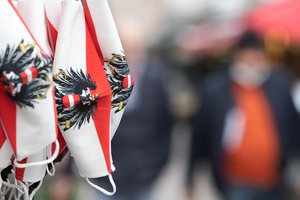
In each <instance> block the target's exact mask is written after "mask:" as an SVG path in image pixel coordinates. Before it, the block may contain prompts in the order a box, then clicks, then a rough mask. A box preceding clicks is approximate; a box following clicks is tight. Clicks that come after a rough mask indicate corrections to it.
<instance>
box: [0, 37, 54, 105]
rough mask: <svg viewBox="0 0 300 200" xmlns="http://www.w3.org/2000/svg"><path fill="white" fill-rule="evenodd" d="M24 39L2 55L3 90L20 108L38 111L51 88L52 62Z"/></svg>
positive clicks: (10, 46) (1, 77)
mask: <svg viewBox="0 0 300 200" xmlns="http://www.w3.org/2000/svg"><path fill="white" fill-rule="evenodd" d="M37 49H38V48H37V46H36V45H34V44H25V43H24V41H23V40H22V41H21V42H20V43H19V44H18V45H17V46H14V45H7V47H6V49H5V50H4V51H3V52H1V53H0V87H1V89H3V90H4V91H5V93H6V94H7V95H8V96H9V97H10V98H11V99H12V100H13V101H14V102H15V103H16V104H17V105H18V106H19V107H20V108H26V107H30V108H34V105H35V104H37V103H38V101H37V100H38V99H45V98H46V95H47V91H48V89H49V87H50V78H49V76H48V75H49V73H51V70H52V59H51V58H48V57H46V56H44V55H42V54H40V53H39V51H38V50H37Z"/></svg>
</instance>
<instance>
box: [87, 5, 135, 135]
mask: <svg viewBox="0 0 300 200" xmlns="http://www.w3.org/2000/svg"><path fill="white" fill-rule="evenodd" d="M84 10H85V16H86V20H87V24H88V27H89V29H90V31H91V34H92V38H93V42H94V44H95V46H96V49H97V53H98V56H99V57H100V59H101V60H102V61H103V62H104V66H105V70H106V75H107V77H108V80H109V83H110V86H111V89H112V109H111V138H113V136H114V134H115V132H116V130H117V128H118V126H119V124H120V121H121V118H122V116H123V112H124V108H125V106H126V104H127V102H128V99H129V97H130V94H131V92H132V89H133V86H134V80H133V78H132V76H131V75H130V72H129V68H128V65H127V60H126V57H125V54H124V50H123V47H122V44H121V40H120V38H119V34H118V31H117V28H116V25H115V22H114V19H113V16H112V13H111V10H110V8H109V5H108V2H107V0H84Z"/></svg>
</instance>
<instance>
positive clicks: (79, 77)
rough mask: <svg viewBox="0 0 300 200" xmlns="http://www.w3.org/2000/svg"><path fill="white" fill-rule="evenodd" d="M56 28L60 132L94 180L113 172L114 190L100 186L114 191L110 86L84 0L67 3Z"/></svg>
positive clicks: (83, 173) (85, 174) (83, 172)
mask: <svg viewBox="0 0 300 200" xmlns="http://www.w3.org/2000/svg"><path fill="white" fill-rule="evenodd" d="M47 13H49V12H47ZM50 18H51V17H50ZM50 20H51V19H50ZM50 20H49V21H50ZM57 30H58V35H57V41H56V47H55V60H54V68H53V73H54V82H55V87H56V105H57V110H58V122H59V127H60V131H61V132H62V135H63V137H64V139H65V141H66V143H67V145H68V148H69V151H70V152H71V155H72V156H73V158H74V160H75V163H76V165H77V167H78V170H79V173H80V174H81V176H83V177H86V179H87V181H88V182H89V183H90V181H89V178H98V177H103V176H109V178H110V181H111V183H112V185H113V192H111V193H110V192H108V191H106V190H103V189H102V188H99V187H98V189H99V190H100V191H102V192H104V193H105V194H108V195H112V194H114V193H115V184H114V183H113V180H112V177H111V173H112V172H113V171H114V167H113V165H112V161H111V152H110V117H111V116H110V109H111V88H110V86H109V83H108V80H107V77H106V74H105V71H104V67H103V65H102V63H101V61H100V59H99V57H98V54H97V51H96V49H95V46H94V44H93V41H92V38H91V34H90V31H89V29H88V27H87V26H86V22H85V17H84V11H83V6H82V4H81V1H76V0H68V1H63V2H62V10H61V17H60V22H59V27H58V29H57ZM91 185H92V184H91Z"/></svg>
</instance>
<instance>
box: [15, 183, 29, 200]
mask: <svg viewBox="0 0 300 200" xmlns="http://www.w3.org/2000/svg"><path fill="white" fill-rule="evenodd" d="M18 184H19V185H20V186H21V187H22V188H23V190H24V191H23V192H21V193H22V194H24V200H30V199H29V189H28V186H27V185H26V184H24V183H23V182H22V181H18ZM18 190H19V189H18ZM19 191H20V190H19ZM15 195H16V194H15ZM15 197H16V196H15ZM20 198H21V196H20V195H19V194H18V196H17V197H16V199H20Z"/></svg>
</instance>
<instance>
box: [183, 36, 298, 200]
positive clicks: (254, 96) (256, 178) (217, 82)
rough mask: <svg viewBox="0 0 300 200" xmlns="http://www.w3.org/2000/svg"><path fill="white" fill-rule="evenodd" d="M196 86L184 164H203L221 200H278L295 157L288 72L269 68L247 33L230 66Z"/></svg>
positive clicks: (260, 46) (258, 41)
mask: <svg viewBox="0 0 300 200" xmlns="http://www.w3.org/2000/svg"><path fill="white" fill-rule="evenodd" d="M204 82H205V83H204V84H203V85H202V87H201V92H199V93H201V107H200V111H199V112H198V113H197V115H196V116H195V118H194V122H193V139H192V145H191V146H192V147H191V148H192V149H191V156H190V163H189V172H188V173H189V178H190V179H189V183H190V185H188V188H189V189H191V188H192V187H193V186H192V183H193V180H192V178H193V177H192V171H193V168H194V166H195V163H196V161H198V160H200V159H203V158H204V159H208V160H209V161H210V164H211V166H212V171H213V176H214V178H215V180H216V183H217V185H218V187H219V189H220V191H221V195H222V197H223V199H225V200H241V199H243V200H281V199H285V198H284V197H283V195H282V190H283V188H284V181H283V172H284V168H285V166H286V163H287V161H288V160H289V159H291V158H292V157H294V156H297V155H298V152H299V151H298V149H297V147H299V142H300V137H299V136H300V127H299V125H300V119H299V115H298V114H297V112H296V110H295V108H294V105H293V103H292V99H291V95H290V85H289V78H288V73H286V72H283V70H280V69H279V68H277V67H274V66H273V64H272V62H271V61H270V59H269V57H268V54H267V52H266V50H265V47H264V42H263V41H262V40H261V39H260V37H259V36H258V35H257V34H255V33H254V32H251V31H248V32H246V33H245V34H243V36H242V37H241V38H240V40H239V42H238V44H237V46H236V48H235V53H234V56H233V59H232V62H231V64H230V67H229V68H228V69H226V70H225V71H224V72H219V73H218V74H216V75H213V76H211V77H210V78H208V79H207V80H206V81H204Z"/></svg>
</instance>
